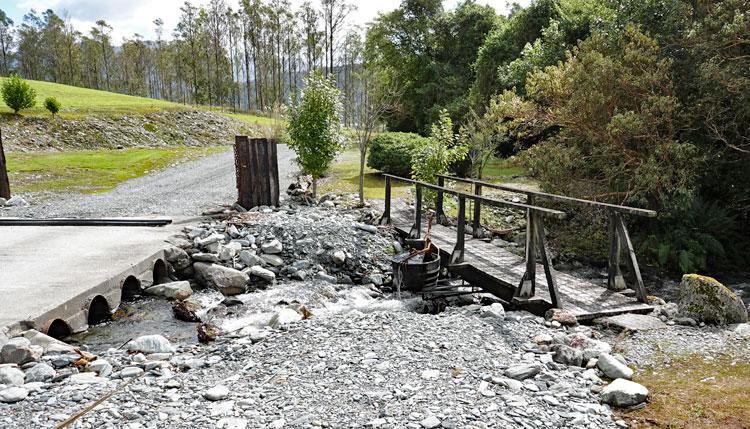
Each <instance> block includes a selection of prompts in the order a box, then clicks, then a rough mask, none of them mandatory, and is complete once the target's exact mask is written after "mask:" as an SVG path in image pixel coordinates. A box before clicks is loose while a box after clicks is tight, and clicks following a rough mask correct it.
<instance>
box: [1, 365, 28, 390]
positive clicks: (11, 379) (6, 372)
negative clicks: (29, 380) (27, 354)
mask: <svg viewBox="0 0 750 429" xmlns="http://www.w3.org/2000/svg"><path fill="white" fill-rule="evenodd" d="M24 378H25V375H24V373H23V371H21V370H20V369H18V368H17V367H16V366H13V365H4V366H0V384H7V385H11V386H23V381H24Z"/></svg>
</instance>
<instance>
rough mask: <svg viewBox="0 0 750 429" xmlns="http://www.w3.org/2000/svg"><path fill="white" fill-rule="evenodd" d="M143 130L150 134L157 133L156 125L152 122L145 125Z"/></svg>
mask: <svg viewBox="0 0 750 429" xmlns="http://www.w3.org/2000/svg"><path fill="white" fill-rule="evenodd" d="M143 129H144V130H146V131H148V132H150V133H155V132H156V125H155V124H152V123H151V122H146V123H145V124H143Z"/></svg>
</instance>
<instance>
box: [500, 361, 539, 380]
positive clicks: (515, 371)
mask: <svg viewBox="0 0 750 429" xmlns="http://www.w3.org/2000/svg"><path fill="white" fill-rule="evenodd" d="M541 371H542V367H541V365H537V364H530V365H516V366H512V367H510V368H508V369H507V370H505V376H506V377H510V378H512V379H515V380H525V379H527V378H530V377H533V376H535V375H537V374H539V373H540V372H541Z"/></svg>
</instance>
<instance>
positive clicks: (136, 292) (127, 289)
mask: <svg viewBox="0 0 750 429" xmlns="http://www.w3.org/2000/svg"><path fill="white" fill-rule="evenodd" d="M139 296H141V281H140V280H138V279H137V278H136V277H135V276H128V278H126V279H125V281H124V282H123V283H122V295H121V299H120V300H121V301H133V300H134V299H136V298H137V297H139Z"/></svg>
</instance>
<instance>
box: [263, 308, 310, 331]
mask: <svg viewBox="0 0 750 429" xmlns="http://www.w3.org/2000/svg"><path fill="white" fill-rule="evenodd" d="M300 320H302V315H301V314H299V313H297V311H295V310H293V309H291V308H282V309H281V310H279V311H277V312H276V314H274V315H273V316H272V317H271V320H270V321H269V322H268V326H270V327H272V328H274V329H277V328H280V327H282V326H286V325H289V324H291V323H295V322H299V321H300Z"/></svg>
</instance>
